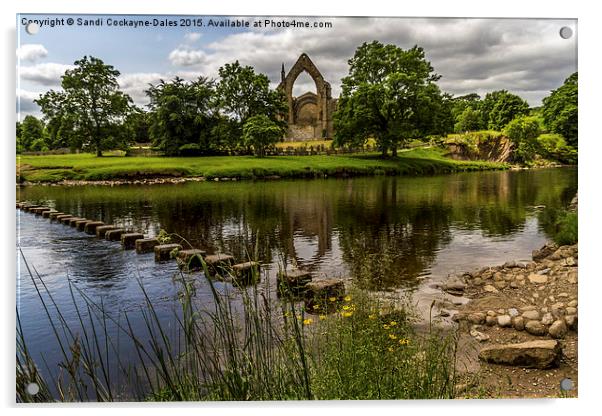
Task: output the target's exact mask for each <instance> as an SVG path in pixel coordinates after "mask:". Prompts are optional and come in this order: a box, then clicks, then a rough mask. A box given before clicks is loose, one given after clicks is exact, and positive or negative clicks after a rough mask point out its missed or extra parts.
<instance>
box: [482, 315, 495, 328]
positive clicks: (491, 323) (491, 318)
mask: <svg viewBox="0 0 602 416" xmlns="http://www.w3.org/2000/svg"><path fill="white" fill-rule="evenodd" d="M485 324H487V326H494V325H495V324H497V318H496V317H495V316H486V317H485Z"/></svg>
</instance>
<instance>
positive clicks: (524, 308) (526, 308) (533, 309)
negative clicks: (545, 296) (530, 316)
mask: <svg viewBox="0 0 602 416" xmlns="http://www.w3.org/2000/svg"><path fill="white" fill-rule="evenodd" d="M521 309H522V310H523V312H526V311H536V310H537V306H534V305H528V306H523V307H522V308H521ZM537 319H539V318H537Z"/></svg>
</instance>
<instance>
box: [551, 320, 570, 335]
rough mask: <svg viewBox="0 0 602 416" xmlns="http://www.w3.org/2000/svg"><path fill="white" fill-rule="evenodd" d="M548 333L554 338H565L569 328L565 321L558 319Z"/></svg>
mask: <svg viewBox="0 0 602 416" xmlns="http://www.w3.org/2000/svg"><path fill="white" fill-rule="evenodd" d="M548 333H549V334H550V336H551V337H552V338H556V339H559V338H564V336H565V335H566V333H567V326H566V322H565V321H564V319H558V320H557V321H554V323H553V324H552V325H550V327H549V328H548Z"/></svg>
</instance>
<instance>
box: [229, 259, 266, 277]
mask: <svg viewBox="0 0 602 416" xmlns="http://www.w3.org/2000/svg"><path fill="white" fill-rule="evenodd" d="M232 270H233V271H234V278H235V279H236V280H238V281H239V282H252V281H259V278H260V274H259V272H260V265H259V263H258V262H256V261H247V262H245V263H239V264H235V265H234V266H232Z"/></svg>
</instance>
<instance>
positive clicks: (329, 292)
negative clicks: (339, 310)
mask: <svg viewBox="0 0 602 416" xmlns="http://www.w3.org/2000/svg"><path fill="white" fill-rule="evenodd" d="M306 288H307V290H306V292H305V295H306V297H307V299H310V300H313V301H323V302H326V301H327V300H330V298H336V299H341V298H342V297H343V296H344V295H345V284H344V283H343V280H341V279H321V280H313V281H311V282H309V283H308V284H307V285H306Z"/></svg>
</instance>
